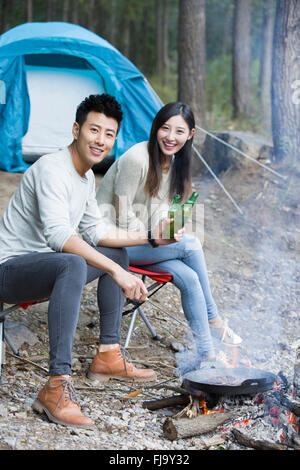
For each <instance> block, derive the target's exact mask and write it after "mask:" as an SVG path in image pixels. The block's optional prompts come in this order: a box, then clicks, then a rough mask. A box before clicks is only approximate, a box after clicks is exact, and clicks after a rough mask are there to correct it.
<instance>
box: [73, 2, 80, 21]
mask: <svg viewBox="0 0 300 470" xmlns="http://www.w3.org/2000/svg"><path fill="white" fill-rule="evenodd" d="M78 6H79V5H78V0H73V8H72V23H74V24H78Z"/></svg>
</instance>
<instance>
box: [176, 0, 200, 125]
mask: <svg viewBox="0 0 300 470" xmlns="http://www.w3.org/2000/svg"><path fill="white" fill-rule="evenodd" d="M205 61H206V53H205V0H180V1H179V29H178V99H179V100H180V101H182V102H185V103H187V104H189V105H190V106H191V107H192V109H193V111H194V114H195V118H196V121H197V122H198V124H199V125H200V126H201V127H205V110H206V104H205V102H206V100H205V75H206V71H205Z"/></svg>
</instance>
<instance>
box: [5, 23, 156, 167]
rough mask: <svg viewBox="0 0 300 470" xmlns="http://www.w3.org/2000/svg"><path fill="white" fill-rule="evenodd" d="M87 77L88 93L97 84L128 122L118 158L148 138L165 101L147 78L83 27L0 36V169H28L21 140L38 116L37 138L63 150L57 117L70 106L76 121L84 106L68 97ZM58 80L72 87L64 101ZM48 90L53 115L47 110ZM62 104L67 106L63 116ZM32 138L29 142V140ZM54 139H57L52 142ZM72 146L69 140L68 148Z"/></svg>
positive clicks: (34, 27) (35, 28) (27, 29)
mask: <svg viewBox="0 0 300 470" xmlns="http://www.w3.org/2000/svg"><path fill="white" fill-rule="evenodd" d="M45 71H47V73H49V74H48V75H47V76H46V82H45V83H46V84H47V86H46V88H45V89H44V88H43V86H44V85H43V83H44V82H42V77H44V78H43V79H45V75H43V73H44V72H45ZM62 71H63V72H64V73H65V74H64V76H63V75H62ZM30 73H31V75H30V77H31V79H32V80H33V82H32V83H33V85H32V87H33V91H34V90H36V91H35V92H36V93H40V96H39V95H37V96H35V98H34V97H32V96H31V93H30V90H29V83H28V80H29V78H28V77H29V74H30ZM51 73H52V75H51ZM89 74H90V75H89ZM83 76H84V79H85V84H86V83H88V85H87V88H86V90H90V91H91V90H92V91H93V90H95V86H96V90H95V92H96V93H100V92H105V93H109V94H111V95H113V96H115V98H116V99H117V100H118V101H119V102H120V103H121V106H122V110H123V113H124V121H123V123H122V126H121V130H120V132H119V135H118V139H117V142H116V145H115V148H114V156H115V158H118V157H119V156H120V155H121V154H122V153H123V152H125V151H126V150H127V149H128V148H129V147H130V146H132V145H134V144H135V143H137V142H141V141H143V140H147V139H148V138H149V133H150V128H151V123H152V120H153V118H154V116H155V114H156V113H157V111H158V110H159V109H160V108H161V106H162V103H161V101H160V100H159V98H158V97H157V95H156V94H155V93H154V91H153V90H152V88H151V87H150V85H149V83H148V82H147V80H146V79H145V77H144V76H143V74H142V73H141V72H140V71H139V70H138V69H137V68H136V67H135V66H134V65H133V64H132V63H131V62H130V61H129V60H128V59H127V58H126V57H124V56H123V55H122V54H121V53H120V52H119V51H118V50H117V49H115V48H114V47H113V46H112V45H111V44H109V43H108V42H107V41H105V40H104V39H102V38H101V37H99V36H98V35H96V34H94V33H92V32H90V31H89V30H87V29H85V28H82V27H81V26H77V25H73V24H70V23H62V22H49V23H26V24H23V25H20V26H17V27H15V28H13V29H11V30H9V31H7V32H6V33H4V34H2V35H1V36H0V169H2V170H5V171H11V172H14V171H24V170H25V169H26V168H27V167H28V166H29V164H28V161H27V163H26V161H24V149H23V148H22V141H23V143H24V139H25V140H26V136H27V135H28V133H29V127H30V126H29V122H30V119H31V118H32V119H33V118H34V116H35V119H36V121H35V123H34V124H32V132H33V134H34V135H35V136H39V138H40V140H41V139H44V140H45V139H46V137H47V138H48V139H51V140H52V144H53V150H55V146H56V148H60V147H61V141H60V142H59V136H60V131H61V126H60V124H59V117H60V116H61V115H62V114H63V115H64V114H66V113H67V111H66V109H67V106H68V105H69V106H70V104H71V107H72V113H73V114H72V120H73V121H74V119H75V112H76V106H77V105H78V104H79V102H80V101H78V102H76V103H75V102H74V103H73V102H71V103H70V101H72V100H71V99H70V98H69V97H68V96H67V95H66V93H67V92H68V91H70V90H73V91H74V90H76V85H77V88H78V89H79V90H80V92H81V93H83V91H84V90H85V87H84V86H82V85H81V81H80V80H81V79H82V78H83ZM57 77H64V79H65V81H66V84H69V86H67V87H66V88H65V91H64V92H63V95H61V97H60V98H59V97H57V92H58V90H59V88H60V83H57ZM55 79H56V82H55ZM72 79H73V81H70V80H72ZM59 80H60V78H59ZM62 81H63V79H62ZM51 87H52V88H51ZM93 87H94V88H93ZM47 92H48V94H50V99H51V112H50V110H48V109H47V108H46V104H47V98H46V95H47ZM85 96H87V95H84V96H83V97H82V99H83V98H84V97H85ZM34 99H35V105H34V106H35V108H34V109H33V100H34ZM60 106H64V108H63V110H64V111H63V112H61V108H60ZM58 110H59V112H58ZM55 111H57V116H55ZM51 113H52V114H51ZM33 115H34V116H33ZM49 115H51V122H52V124H54V125H56V126H57V127H56V129H55V130H53V129H52V134H51V133H48V134H47V130H46V129H44V128H43V124H44V120H45V119H46V117H48V118H49ZM71 127H72V123H68V128H69V131H71ZM24 136H25V137H24ZM28 138H29V140H30V136H29V137H28ZM61 138H62V136H61ZM64 138H65V136H64ZM55 139H58V141H57V142H54V141H55ZM69 143H70V141H67V142H65V145H68V144H69ZM31 144H32V142H30V145H31ZM34 145H36V148H35V151H37V152H39V153H40V154H43V153H48V152H47V151H43V148H40V149H39V147H38V146H39V144H36V143H34V142H33V145H32V147H33V146H34ZM24 146H25V143H24ZM50 150H51V148H50Z"/></svg>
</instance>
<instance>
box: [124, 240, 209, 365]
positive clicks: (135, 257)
mask: <svg viewBox="0 0 300 470" xmlns="http://www.w3.org/2000/svg"><path fill="white" fill-rule="evenodd" d="M126 250H127V253H128V256H129V262H130V264H132V265H134V266H140V267H141V266H144V267H145V269H147V270H149V271H151V270H152V271H157V272H164V271H168V272H170V273H171V274H172V275H173V283H174V285H175V286H176V287H178V289H179V290H180V292H181V302H182V307H183V311H184V314H185V317H186V319H187V321H188V323H189V326H190V328H191V330H192V332H193V333H194V339H195V342H196V344H197V348H198V352H199V354H200V356H201V357H205V356H207V355H213V354H214V348H213V342H212V338H211V333H210V328H209V324H208V321H209V320H212V319H214V318H216V317H217V316H218V311H217V306H216V304H215V301H214V299H213V297H212V293H211V289H210V284H209V279H208V274H207V268H206V263H205V258H204V254H203V250H202V246H201V243H200V242H199V240H198V239H197V238H196V237H194V236H191V235H185V236H184V237H183V238H182V239H181V240H180V241H179V242H176V243H173V244H171V245H163V246H159V247H157V248H153V247H152V246H151V245H143V246H135V247H129V248H126Z"/></svg>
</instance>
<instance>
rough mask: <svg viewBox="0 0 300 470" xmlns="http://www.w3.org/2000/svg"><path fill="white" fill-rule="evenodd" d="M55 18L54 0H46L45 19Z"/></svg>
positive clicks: (51, 19)
mask: <svg viewBox="0 0 300 470" xmlns="http://www.w3.org/2000/svg"><path fill="white" fill-rule="evenodd" d="M55 19H56V0H48V5H47V21H55Z"/></svg>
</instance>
